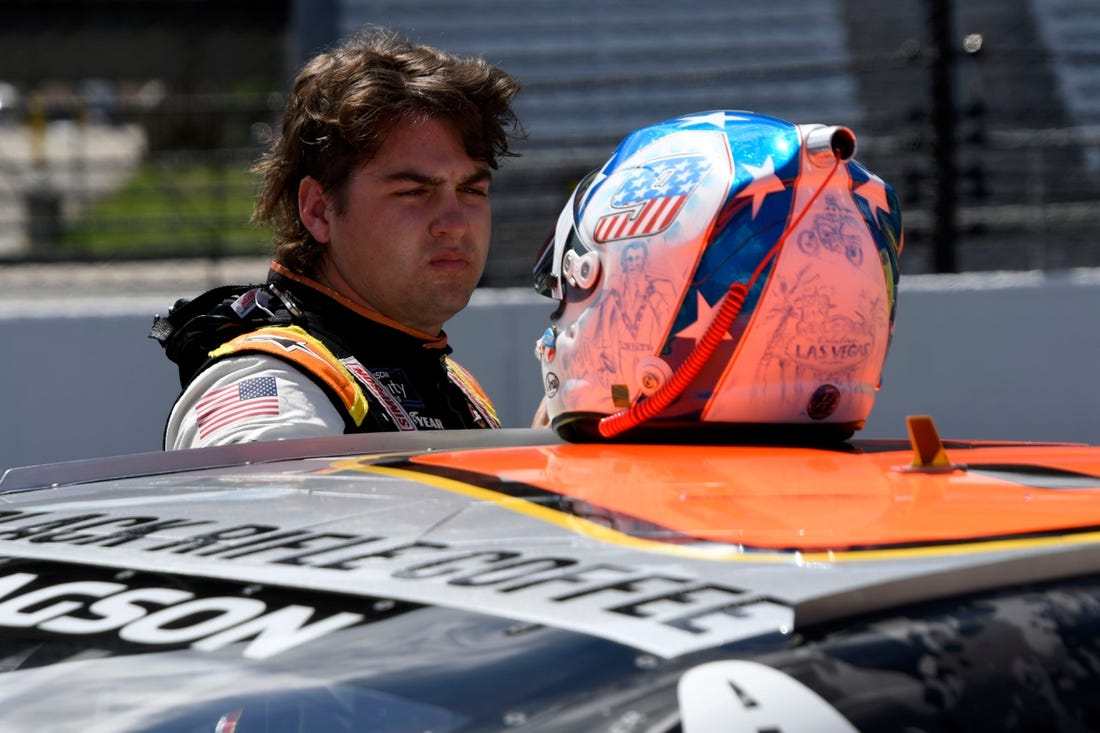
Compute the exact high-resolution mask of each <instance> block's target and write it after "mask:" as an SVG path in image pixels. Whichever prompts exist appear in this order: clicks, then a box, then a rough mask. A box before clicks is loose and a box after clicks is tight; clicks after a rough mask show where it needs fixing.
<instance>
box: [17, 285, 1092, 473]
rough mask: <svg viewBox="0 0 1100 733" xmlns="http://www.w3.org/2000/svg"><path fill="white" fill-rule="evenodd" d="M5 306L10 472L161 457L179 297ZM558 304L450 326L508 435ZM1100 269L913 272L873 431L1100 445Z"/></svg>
mask: <svg viewBox="0 0 1100 733" xmlns="http://www.w3.org/2000/svg"><path fill="white" fill-rule="evenodd" d="M172 300H173V297H172V296H170V295H166V296H163V297H161V296H158V297H149V296H148V295H144V296H130V297H110V298H107V297H94V298H73V299H68V300H65V299H57V298H50V299H46V298H41V299H35V298H21V299H19V300H15V301H13V300H7V301H4V300H0V343H2V344H3V347H2V348H3V358H2V359H0V390H2V392H0V411H2V413H0V414H2V417H0V470H2V469H4V468H8V467H12V466H18V465H32V464H39V463H48V462H54V461H64V460H73V459H79V458H90V457H95V456H103V455H118V454H123V453H132V452H141V451H151V450H159V449H160V438H161V430H162V428H163V424H164V419H165V417H166V416H167V412H168V409H169V407H170V406H171V404H172V402H173V400H174V399H175V396H176V393H177V392H178V389H179V384H178V381H177V377H176V372H175V368H174V366H173V365H172V364H171V363H169V362H168V361H167V359H165V358H164V356H163V352H162V351H161V349H160V347H159V345H158V344H157V343H156V342H155V341H152V340H150V339H148V338H146V333H147V331H148V328H149V325H150V323H151V321H152V314H153V313H154V312H156V311H158V310H160V311H163V310H164V309H165V308H167V306H168V305H169V304H170V303H171V302H172ZM551 310H552V308H551V302H550V301H548V300H545V299H543V298H540V297H538V296H536V295H535V294H533V293H531V292H529V291H527V290H483V291H478V292H477V293H475V295H474V299H473V301H472V303H471V306H470V307H469V308H468V309H466V310H465V311H464V312H463V313H461V314H459V315H458V316H457V317H456V318H455V319H453V320H452V321H451V322H450V323H449V324H448V326H447V332H448V334H449V335H450V339H451V343H452V344H453V345H454V346H455V356H456V358H457V359H458V360H459V361H460V362H461V363H462V364H464V365H465V366H467V367H469V368H470V369H471V370H472V371H473V372H474V373H475V374H476V375H477V376H478V378H479V380H480V381H481V382H482V384H483V385H484V386H485V387H486V388H487V389H488V391H489V392H490V394H491V396H492V397H493V399H494V400H495V401H496V403H497V406H498V408H499V410H500V413H501V417H502V419H503V421H504V422H505V424H506V425H507V426H508V427H520V426H524V425H527V424H529V421H530V416H531V414H532V413H533V411H534V409H535V407H536V405H537V404H538V401H539V399H540V396H541V395H540V377H539V370H538V365H537V363H536V362H535V359H534V357H533V355H532V349H533V347H534V343H535V340H536V339H537V338H538V337H539V336H540V335H541V333H542V331H543V329H544V328H545V326H546V323H547V317H548V315H549V313H550V311H551ZM1098 310H1100V269H1097V270H1093V269H1089V270H1074V271H1066V272H1057V273H1038V272H1027V273H992V274H967V275H949V276H931V275H923V276H913V277H909V278H903V282H902V287H901V291H900V306H899V315H898V325H897V333H896V336H895V339H894V344H893V346H892V348H891V351H890V356H889V358H888V360H887V364H886V372H885V375H884V386H883V390H882V391H881V392H880V394H879V397H878V401H877V404H876V406H875V411H874V413H873V414H872V416H871V419H870V420H869V422H868V425H867V428H866V429H865V430H864V431H863V432H862V433H860V436H863V437H889V436H894V437H896V436H904V435H905V423H904V419H905V416H906V415H909V414H930V415H932V416H933V417H934V418H935V420H936V423H937V425H938V426H939V429H940V433H941V435H942V436H943V437H944V438H981V439H996V440H1065V441H1082V442H1093V443H1100V418H1098V416H1100V390H1097V389H1096V386H1095V375H1096V372H1097V369H1098V367H1100V323H1098V319H1097V315H1098Z"/></svg>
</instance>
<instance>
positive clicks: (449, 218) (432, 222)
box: [299, 120, 491, 335]
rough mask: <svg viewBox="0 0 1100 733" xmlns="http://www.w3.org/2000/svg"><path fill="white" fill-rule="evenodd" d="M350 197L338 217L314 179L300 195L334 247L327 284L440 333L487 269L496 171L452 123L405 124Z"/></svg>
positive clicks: (323, 269) (319, 232)
mask: <svg viewBox="0 0 1100 733" xmlns="http://www.w3.org/2000/svg"><path fill="white" fill-rule="evenodd" d="M311 187H312V188H311ZM343 193H344V195H343V207H342V210H338V207H337V206H336V197H335V193H332V192H330V193H325V194H323V195H322V194H321V193H319V185H318V184H317V183H316V181H313V179H309V178H307V179H306V180H305V181H303V182H302V186H301V188H300V190H299V210H300V212H301V214H302V219H303V222H304V223H305V224H306V227H307V228H308V229H309V230H310V232H311V233H312V234H313V236H314V238H315V239H317V241H318V242H320V243H321V244H322V245H323V247H324V249H325V254H324V258H323V261H322V264H321V266H320V268H319V272H318V279H319V280H320V281H321V282H322V283H324V284H326V285H328V286H329V287H330V288H332V289H333V290H335V291H336V292H338V293H340V294H341V295H343V296H345V297H347V298H349V299H351V300H352V301H353V302H355V303H356V304H357V305H360V306H363V307H366V308H368V309H370V310H372V311H376V312H378V313H380V314H382V315H384V316H386V317H388V318H391V319H393V320H395V321H398V322H399V323H401V324H403V325H405V326H407V327H409V328H413V329H416V330H418V331H423V332H425V333H429V334H432V335H435V334H437V333H438V332H439V330H440V329H441V328H442V327H443V324H444V322H445V321H447V320H448V319H449V318H450V317H451V316H453V315H454V314H455V313H458V312H459V311H460V310H462V309H463V308H464V307H465V306H466V304H467V302H469V299H470V294H471V293H472V292H473V290H474V287H475V286H476V285H477V283H478V280H479V279H480V278H481V273H482V271H483V270H484V269H485V260H486V257H488V254H489V232H490V225H491V220H490V212H489V167H488V166H487V165H486V164H485V163H484V162H483V161H478V160H474V159H473V158H471V157H469V156H468V155H467V154H466V151H465V150H464V149H463V146H462V143H461V141H460V140H459V138H458V135H457V134H456V133H455V132H454V130H453V129H452V128H451V126H450V125H449V124H448V123H446V122H444V121H440V120H426V121H423V122H417V123H405V122H398V123H397V124H396V125H395V126H394V128H393V130H392V132H390V134H389V136H388V137H387V138H386V141H385V143H383V145H382V147H381V149H380V150H379V151H378V154H377V155H376V156H375V157H374V158H373V159H371V160H370V161H368V162H367V163H365V164H364V165H362V166H361V167H360V168H358V169H357V170H355V171H353V172H352V174H351V176H350V177H349V178H348V181H347V184H346V186H345V190H344V192H343ZM318 200H320V201H321V202H322V203H321V204H319V203H318ZM319 211H320V214H318V212H319Z"/></svg>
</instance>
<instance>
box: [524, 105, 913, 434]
mask: <svg viewBox="0 0 1100 733" xmlns="http://www.w3.org/2000/svg"><path fill="white" fill-rule="evenodd" d="M855 150H856V139H855V135H854V134H853V133H852V132H851V131H850V130H848V129H847V128H845V127H837V126H825V125H819V124H815V125H796V124H793V123H790V122H786V121H784V120H780V119H776V118H774V117H768V116H764V115H759V114H754V113H749V112H739V111H727V110H719V111H712V112H702V113H697V114H690V115H686V116H684V117H680V118H677V119H673V120H669V121H666V122H662V123H660V124H656V125H653V126H651V127H646V128H642V129H640V130H637V131H635V132H634V133H632V134H631V135H629V136H628V137H627V138H626V139H625V140H624V141H623V142H622V143H621V144H620V145H619V146H618V148H617V149H616V150H615V151H614V153H613V154H612V155H611V157H610V159H609V160H608V161H607V162H606V163H605V164H604V165H603V167H602V168H600V169H599V170H597V171H594V172H592V173H591V174H589V175H588V176H587V177H586V178H585V179H584V180H583V181H581V183H580V184H579V185H578V186H577V187H576V189H575V190H574V191H573V194H572V196H571V197H570V200H569V201H568V202H567V204H566V206H565V208H564V209H563V210H562V212H561V215H560V217H559V219H558V223H557V227H556V229H555V231H554V233H553V234H552V235H551V237H550V239H548V240H547V242H546V244H545V245H544V246H543V249H542V251H541V252H540V253H539V257H538V260H537V263H536V266H535V273H534V274H535V288H536V290H538V291H539V292H540V293H542V294H543V295H546V296H548V297H551V298H554V299H556V300H558V301H560V303H559V306H558V308H557V310H556V311H555V312H554V314H553V315H552V316H551V324H550V326H549V327H548V328H547V329H546V332H545V333H544V334H543V336H542V338H541V339H540V340H539V341H538V342H537V343H536V347H535V351H536V356H537V357H538V359H539V361H540V362H541V366H542V376H543V387H544V390H545V394H546V410H547V414H548V416H549V418H550V420H551V424H552V425H553V426H554V428H555V429H557V430H558V432H559V433H561V434H562V435H563V436H565V437H566V438H569V439H590V438H597V439H610V438H614V437H616V436H620V435H621V436H623V437H624V438H626V437H635V436H638V435H643V434H657V433H660V432H662V431H663V430H665V429H670V428H671V429H675V430H682V429H683V428H685V427H687V426H691V427H693V428H699V427H706V428H708V429H716V430H718V431H719V434H737V435H743V436H747V437H750V438H751V437H753V436H758V437H763V438H767V439H775V438H790V439H796V438H797V439H800V440H801V439H807V438H810V439H818V438H826V439H846V438H847V437H850V436H851V434H852V433H853V432H854V431H855V430H858V429H860V428H862V427H863V425H864V422H865V421H866V419H867V416H868V415H869V414H870V411H871V407H872V405H873V403H874V396H875V391H876V390H877V388H878V385H879V382H880V380H881V376H882V369H883V364H884V362H885V359H886V353H887V349H888V347H889V344H890V339H891V337H892V334H893V326H894V317H895V313H896V305H897V303H896V292H897V282H898V255H899V253H900V251H901V249H902V244H903V238H902V237H903V235H902V226H901V212H900V209H899V205H898V200H897V196H896V195H895V193H894V191H893V189H892V188H891V187H890V186H889V185H888V184H887V183H885V182H884V181H883V180H882V179H881V178H879V177H878V176H875V175H874V174H873V173H871V172H870V171H868V170H867V169H866V168H864V167H863V166H862V165H860V164H859V163H858V162H856V161H855V160H854V155H855Z"/></svg>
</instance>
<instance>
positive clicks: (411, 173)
mask: <svg viewBox="0 0 1100 733" xmlns="http://www.w3.org/2000/svg"><path fill="white" fill-rule="evenodd" d="M492 177H493V174H492V172H491V171H490V170H489V169H488V168H478V169H477V170H476V171H474V172H473V173H471V174H470V175H468V176H466V178H464V179H462V181H461V183H462V185H464V186H468V185H471V184H474V183H481V182H483V181H489V180H491V179H492ZM383 180H384V181H387V182H400V181H410V182H412V183H419V184H422V185H425V186H439V185H442V184H443V183H444V182H445V181H444V179H442V178H439V177H438V176H430V175H428V174H427V173H421V172H420V171H416V170H399V171H394V172H393V173H389V174H387V175H386V176H385V177H384V178H383Z"/></svg>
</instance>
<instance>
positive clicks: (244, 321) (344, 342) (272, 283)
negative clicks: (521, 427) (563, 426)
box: [150, 263, 500, 450]
mask: <svg viewBox="0 0 1100 733" xmlns="http://www.w3.org/2000/svg"><path fill="white" fill-rule="evenodd" d="M271 268H272V269H271V271H270V273H269V275H268V280H267V283H266V284H265V285H263V286H252V287H249V286H242V287H236V288H234V287H233V286H229V287H227V288H219V289H216V290H217V292H215V291H210V292H209V293H207V294H204V296H200V298H197V299H196V301H199V302H197V303H194V304H192V305H190V311H191V312H190V313H189V312H188V310H189V308H188V306H189V304H191V303H192V301H181V303H177V305H176V306H175V307H174V308H173V311H172V312H171V313H170V314H169V316H168V317H167V318H161V317H158V318H157V321H156V322H155V323H154V329H153V332H152V333H151V334H150V336H152V337H154V338H157V339H158V340H159V341H161V343H162V345H164V347H165V349H166V352H167V354H168V357H169V358H170V359H172V360H173V361H175V362H176V363H177V364H178V365H179V366H180V382H181V385H182V386H183V388H184V389H183V392H182V394H181V395H180V396H179V398H178V399H177V400H176V403H175V405H174V406H173V407H172V411H171V414H170V415H169V418H168V423H167V426H166V429H165V435H164V447H165V450H177V449H181V448H195V447H203V446H211V445H225V444H228V443H241V442H248V441H256V440H277V439H284V438H303V437H315V436H322V435H333V434H340V433H357V432H376V431H392V430H443V429H460V428H498V427H500V422H499V420H498V419H497V416H496V412H495V410H494V409H493V406H492V403H491V401H490V400H489V398H488V396H487V395H486V394H485V392H484V391H483V390H482V389H481V387H480V385H478V383H477V381H476V380H475V379H474V378H473V377H472V376H471V375H470V374H469V373H468V372H466V371H465V370H464V369H463V368H462V367H460V366H459V365H458V364H457V363H455V362H454V361H453V360H452V359H451V358H450V356H449V355H450V353H451V348H450V347H449V346H448V345H447V336H446V334H443V333H440V334H439V335H438V336H432V335H429V334H424V333H420V332H418V331H414V330H411V329H409V328H407V327H405V326H403V325H401V324H399V323H397V322H396V321H392V320H390V319H387V318H385V317H384V316H381V315H379V314H377V313H373V312H371V311H368V310H366V309H365V308H362V307H359V306H357V305H356V304H354V303H352V302H351V301H349V300H347V299H346V298H344V297H343V296H341V295H339V294H338V293H336V292H334V291H332V290H330V289H328V288H326V287H325V286H324V285H322V284H320V283H317V282H315V281H312V280H310V279H308V278H305V277H302V276H300V275H297V274H295V273H292V272H291V271H289V270H287V269H285V268H283V267H281V266H280V265H278V264H277V263H273V264H272V266H271ZM208 296H210V297H208ZM204 297H205V298H206V301H207V302H206V303H205V304H204V303H202V302H201V301H202V298H204ZM212 300H213V301H217V302H218V303H219V305H218V307H217V308H216V309H215V310H214V311H204V309H206V308H208V305H209V303H210V302H212ZM196 308H197V309H196ZM215 345H216V347H215V348H210V347H211V346H215Z"/></svg>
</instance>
